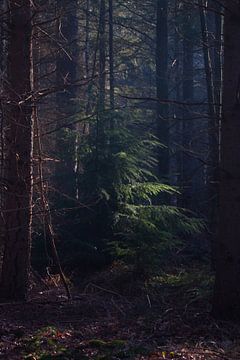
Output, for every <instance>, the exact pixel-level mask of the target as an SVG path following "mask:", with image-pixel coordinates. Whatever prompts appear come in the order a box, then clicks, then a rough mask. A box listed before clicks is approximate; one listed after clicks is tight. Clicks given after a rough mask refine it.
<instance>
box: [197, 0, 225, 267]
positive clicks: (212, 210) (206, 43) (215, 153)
mask: <svg viewBox="0 0 240 360" xmlns="http://www.w3.org/2000/svg"><path fill="white" fill-rule="evenodd" d="M199 5H200V6H199V11H200V21H201V31H202V42H203V55H204V66H205V73H206V84H207V97H208V115H209V120H208V139H209V157H208V167H207V181H208V198H209V206H208V209H209V211H208V223H209V230H210V242H211V252H212V265H213V267H214V266H215V265H214V263H215V242H216V231H217V206H218V191H217V186H218V180H219V179H218V177H219V175H218V169H219V117H220V106H219V105H218V104H217V103H219V102H220V100H221V99H220V87H219V86H220V84H219V82H221V74H220V75H219V72H221V61H220V59H219V56H220V54H217V53H216V52H217V49H219V44H218V47H217V48H215V50H214V52H213V55H214V57H212V56H211V51H210V47H211V45H212V42H211V41H210V38H209V31H208V26H207V13H206V9H205V8H204V6H207V5H208V2H206V1H205V0H199ZM213 5H215V4H213ZM216 10H217V9H216ZM216 16H217V14H216ZM213 30H214V32H215V31H216V34H217V31H218V32H219V31H220V32H221V29H220V30H219V28H218V29H215V26H214V25H213ZM218 35H219V36H220V38H219V39H218V41H219V42H220V41H221V33H220V34H218ZM214 46H216V41H215V44H214ZM213 59H214V60H215V65H216V67H215V69H214V68H213V64H214V61H213ZM216 61H217V62H218V63H217V64H216ZM219 62H220V63H219ZM219 67H220V68H219ZM214 75H215V77H214ZM219 76H220V79H219ZM216 82H218V84H217V83H216ZM217 86H218V87H217ZM216 96H217V97H218V98H216Z"/></svg>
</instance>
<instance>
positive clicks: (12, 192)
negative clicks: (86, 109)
mask: <svg viewBox="0 0 240 360" xmlns="http://www.w3.org/2000/svg"><path fill="white" fill-rule="evenodd" d="M30 3H31V1H30V0H19V1H18V2H16V1H13V0H12V1H9V20H8V21H9V44H8V81H7V84H6V87H7V89H6V91H7V93H8V102H7V104H6V105H5V116H6V122H7V126H8V128H7V131H6V139H5V140H6V148H7V154H6V166H7V174H6V175H7V180H8V186H7V194H6V209H5V212H4V218H5V224H6V229H5V249H4V258H3V267H2V282H1V297H2V298H4V299H9V300H21V299H26V297H27V291H28V282H29V268H30V247H31V223H32V147H33V124H32V116H31V114H32V107H31V104H30V103H29V102H28V101H27V100H26V99H27V97H28V96H29V94H30V92H31V81H30V80H31V7H30Z"/></svg>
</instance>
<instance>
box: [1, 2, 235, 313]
mask: <svg viewBox="0 0 240 360" xmlns="http://www.w3.org/2000/svg"><path fill="white" fill-rule="evenodd" d="M0 6H1V12H0V17H1V26H0V31H1V33H0V49H1V55H0V80H1V83H0V146H1V157H0V172H1V173H0V191H1V192H0V201H1V219H0V222H1V230H2V231H1V238H0V241H1V242H0V245H1V253H2V257H1V265H2V272H1V299H2V300H3V301H16V300H17V301H19V300H27V299H29V296H30V293H31V292H29V290H30V287H29V286H30V284H31V281H30V278H31V274H33V273H35V274H38V276H39V277H41V278H42V279H45V278H46V277H51V276H53V277H54V276H55V275H56V274H59V276H60V280H61V282H62V284H63V285H64V287H65V291H66V293H67V297H68V298H69V299H70V298H71V285H70V281H72V283H73V284H74V282H75V279H76V278H81V279H84V278H87V277H88V276H90V275H92V274H93V273H101V272H102V271H107V270H106V269H110V268H112V267H114V266H116V267H118V266H119V269H120V270H119V272H121V271H122V270H121V269H125V270H126V269H127V271H129V272H131V274H134V279H141V281H147V280H149V279H152V278H153V277H155V276H158V275H159V274H161V273H162V272H164V271H170V272H171V269H172V270H173V269H175V270H176V269H180V268H191V266H197V267H199V269H200V268H201V267H202V266H206V267H207V268H208V269H209V273H211V274H212V273H215V274H216V281H215V288H214V291H213V292H212V294H213V314H214V315H215V316H216V317H218V318H219V317H220V318H226V319H233V318H239V317H240V306H239V303H240V291H239V282H240V241H239V236H240V221H239V216H240V193H239V192H240V186H239V179H240V121H239V117H240V103H239V101H240V95H239V94H240V82H239V79H240V66H239V64H240V21H239V18H240V8H239V4H238V2H237V1H235V2H234V1H227V2H223V1H214V0H209V1H206V0H196V1H180V0H175V1H174V0H169V1H167V0H147V1H143V2H140V1H135V0H132V1H123V0H116V1H113V0H98V1H96V0H85V1H77V0H71V1H63V0H58V1H55V0H49V1H45V0H42V1H41V0H36V1H33V2H32V1H30V0H18V1H12V0H10V1H1V4H0ZM223 79H224V80H223ZM125 270H124V271H125ZM175 270H174V271H175ZM109 271H110V270H109ZM199 271H200V270H199ZM69 279H70V280H69ZM43 281H44V280H43ZM30 297H31V296H30Z"/></svg>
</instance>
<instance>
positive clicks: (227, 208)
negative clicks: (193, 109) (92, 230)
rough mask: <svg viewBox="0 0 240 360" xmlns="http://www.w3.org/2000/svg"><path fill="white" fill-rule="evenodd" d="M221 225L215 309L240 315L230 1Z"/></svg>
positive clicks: (236, 51) (237, 96)
mask: <svg viewBox="0 0 240 360" xmlns="http://www.w3.org/2000/svg"><path fill="white" fill-rule="evenodd" d="M226 6H227V9H228V10H227V11H226V12H225V25H224V41H225V43H224V51H225V56H224V70H223V71H224V81H223V117H222V129H221V163H220V195H219V212H220V213H219V218H220V219H219V220H220V221H219V229H218V234H219V235H218V242H217V259H216V283H215V293H214V301H213V313H214V315H215V316H216V317H219V318H226V319H240V306H239V304H240V288H239V283H240V241H239V238H240V221H239V214H240V187H239V179H240V141H239V139H240V122H239V118H240V67H239V64H240V22H239V18H240V6H239V2H229V1H227V3H226Z"/></svg>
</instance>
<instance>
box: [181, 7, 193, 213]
mask: <svg viewBox="0 0 240 360" xmlns="http://www.w3.org/2000/svg"><path fill="white" fill-rule="evenodd" d="M183 9H184V10H183V11H184V19H183V87H182V96H183V102H184V103H187V104H189V105H188V106H186V107H185V109H184V110H183V122H182V149H183V154H182V166H181V167H182V187H183V190H182V191H183V194H182V197H183V206H184V207H186V208H187V209H192V208H193V207H194V195H195V194H194V187H193V182H194V179H193V177H194V157H193V147H192V134H193V127H194V124H193V121H192V120H191V116H192V112H191V109H192V107H191V103H192V102H193V99H194V82H193V76H194V63H193V45H194V44H193V35H192V33H193V29H192V16H191V6H189V5H188V4H185V5H184V8H183Z"/></svg>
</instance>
